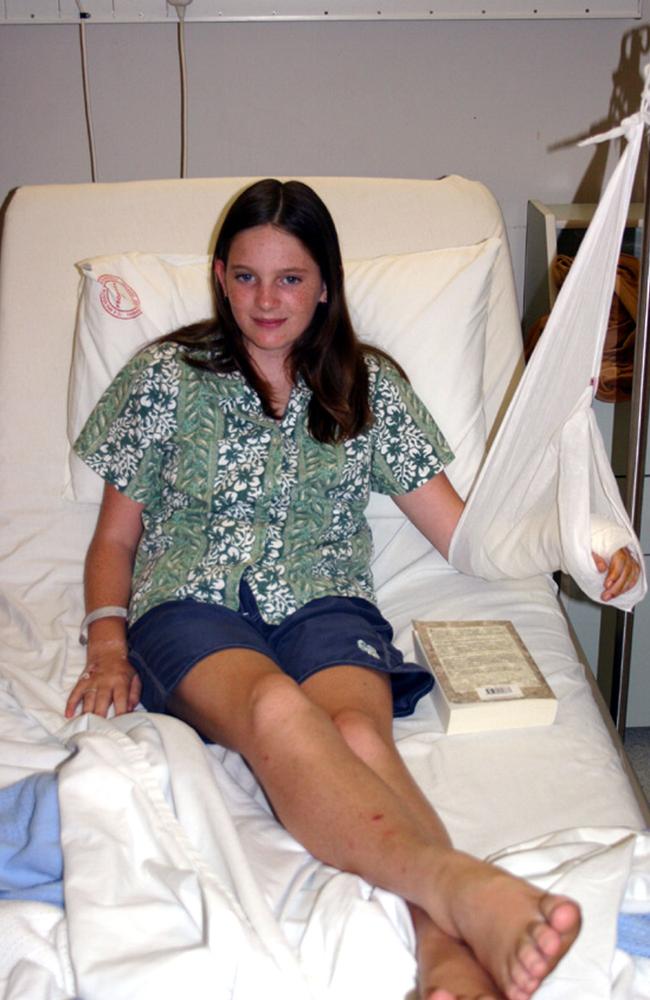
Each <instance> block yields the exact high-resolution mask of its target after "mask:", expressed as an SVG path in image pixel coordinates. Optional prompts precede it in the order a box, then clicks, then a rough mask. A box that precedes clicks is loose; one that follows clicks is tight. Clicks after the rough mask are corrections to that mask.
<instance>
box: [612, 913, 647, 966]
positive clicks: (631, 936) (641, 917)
mask: <svg viewBox="0 0 650 1000" xmlns="http://www.w3.org/2000/svg"><path fill="white" fill-rule="evenodd" d="M616 945H617V947H618V948H621V949H622V950H623V951H626V952H627V953H628V955H642V956H643V957H644V958H650V913H620V914H619V917H618V941H617V942H616Z"/></svg>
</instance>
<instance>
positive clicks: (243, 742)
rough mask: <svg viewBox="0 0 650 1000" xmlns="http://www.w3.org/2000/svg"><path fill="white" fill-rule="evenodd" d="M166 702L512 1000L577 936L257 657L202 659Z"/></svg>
mask: <svg viewBox="0 0 650 1000" xmlns="http://www.w3.org/2000/svg"><path fill="white" fill-rule="evenodd" d="M337 669H347V668H337ZM370 675H371V676H374V675H373V674H372V673H371V674H370ZM170 707H171V708H172V710H173V711H174V712H175V713H176V714H178V715H180V716H181V717H182V718H185V719H186V720H187V721H188V722H190V723H191V724H192V725H194V726H195V727H196V728H197V729H199V730H200V731H201V732H202V733H204V734H205V735H207V736H209V737H211V738H212V739H214V740H215V741H216V742H218V743H221V744H222V745H224V746H228V747H231V748H233V749H235V750H238V751H239V752H241V753H242V754H243V755H244V757H245V758H246V759H247V761H248V762H249V764H250V766H251V767H252V769H253V771H254V772H255V773H256V775H257V777H258V778H259V780H260V782H261V784H262V786H263V788H264V789H265V791H266V793H267V795H268V796H269V799H270V800H271V802H272V803H273V806H274V808H275V810H276V812H277V814H278V816H279V818H280V820H281V822H282V823H283V824H284V825H285V827H286V828H287V830H289V831H290V832H291V833H292V834H293V835H294V836H295V837H296V839H297V840H298V841H299V842H300V843H302V844H303V845H304V846H305V847H306V848H307V849H308V850H309V851H310V852H311V853H312V854H313V855H314V856H315V857H317V858H319V859H321V860H323V861H325V862H327V863H328V864H331V865H333V866H334V867H336V868H339V869H340V870H342V871H350V872H354V873H356V874H358V875H360V876H362V877H363V878H365V879H366V880H367V881H368V882H370V883H371V884H374V885H379V886H381V887H382V888H385V889H387V890H389V891H392V892H395V893H397V894H398V895H401V896H402V897H403V898H404V899H406V900H408V901H409V902H410V903H413V904H415V905H417V906H419V907H420V908H421V909H423V910H424V911H425V913H426V914H427V915H428V916H429V917H430V919H431V920H432V921H433V923H434V925H435V926H436V927H437V928H438V929H439V930H441V931H443V932H444V933H446V934H447V935H449V936H451V937H454V938H457V939H459V940H460V941H464V942H465V943H466V944H467V945H468V946H469V948H471V950H472V951H473V953H474V955H475V956H476V958H477V959H478V961H479V963H480V964H481V966H483V968H484V969H485V970H487V972H488V973H489V974H490V975H491V976H492V977H493V979H494V980H495V982H496V983H497V984H498V986H499V988H500V989H501V990H502V992H503V994H504V996H505V997H506V998H507V1000H528V998H529V997H530V996H532V994H533V993H534V992H535V990H536V989H537V987H538V986H539V984H540V982H541V981H542V979H543V978H544V977H545V976H546V975H547V974H548V973H549V972H550V971H551V969H552V968H553V967H554V966H555V965H556V964H557V962H558V961H559V959H560V958H561V957H562V955H563V954H564V953H565V952H566V950H567V949H568V947H569V946H570V944H571V943H572V941H573V940H574V938H575V936H576V934H577V932H578V929H579V922H580V917H579V911H578V908H577V907H576V905H575V904H574V903H572V902H570V901H569V900H565V899H564V898H562V897H553V896H547V895H545V894H543V893H541V892H539V891H538V890H537V889H535V888H534V887H533V886H530V885H528V883H526V882H523V881H520V880H519V879H515V878H513V877H512V876H510V875H508V874H507V873H505V872H502V871H501V870H500V869H498V868H496V867H494V866H492V865H488V864H486V863H483V862H480V861H478V860H476V859H474V858H471V857H470V856H469V855H466V854H463V853H461V852H458V851H455V850H454V849H453V848H452V847H451V846H450V844H449V840H448V838H447V836H446V834H442V835H441V838H437V837H435V836H432V835H431V834H430V833H429V832H428V831H425V830H424V828H423V826H422V824H421V823H420V822H419V821H418V820H417V819H416V818H415V816H414V814H413V812H412V810H411V809H409V808H408V807H407V808H405V802H404V799H403V798H402V797H401V796H400V795H398V794H396V793H395V791H394V790H393V789H392V788H391V787H390V786H389V785H388V784H387V783H386V782H385V781H384V780H382V778H380V777H379V776H378V775H377V774H376V773H375V772H374V771H373V770H372V769H371V768H369V767H368V766H367V765H366V764H365V763H364V761H363V760H362V759H361V757H360V756H358V755H357V754H356V753H354V752H351V750H350V748H349V746H348V744H347V742H346V740H345V739H343V738H342V737H341V735H340V732H339V729H338V728H337V726H336V725H335V724H334V723H333V722H332V720H331V718H330V717H329V715H328V714H327V712H325V711H323V710H322V709H321V708H320V707H319V706H318V705H316V704H315V703H314V702H313V701H311V700H310V698H309V697H308V696H307V694H306V693H305V692H303V691H301V690H300V689H299V688H298V687H297V685H295V684H294V683H293V681H291V680H290V679H288V678H287V677H285V676H284V675H283V674H282V673H281V672H280V671H279V670H278V669H277V667H275V665H274V664H273V663H272V662H271V661H269V660H267V659H266V658H265V657H263V656H261V655H260V654H257V653H253V652H250V651H248V650H227V651H224V652H221V653H217V654H215V655H214V656H211V657H208V658H206V659H205V660H203V661H202V662H201V663H199V664H198V665H197V666H196V667H195V668H194V669H193V670H192V671H190V673H189V674H188V675H187V677H185V678H184V680H183V681H182V682H181V684H180V685H179V687H178V688H177V692H176V695H175V697H174V699H173V702H172V705H171V706H170ZM434 815H435V814H434ZM436 822H437V823H439V820H437V818H436ZM441 829H442V826H441ZM452 996H453V994H452ZM434 997H435V994H434ZM436 1000H442V998H436Z"/></svg>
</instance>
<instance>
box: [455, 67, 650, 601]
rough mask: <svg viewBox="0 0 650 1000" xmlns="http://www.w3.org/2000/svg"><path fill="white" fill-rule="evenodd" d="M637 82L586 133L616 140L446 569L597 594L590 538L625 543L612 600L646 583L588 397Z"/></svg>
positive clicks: (617, 231)
mask: <svg viewBox="0 0 650 1000" xmlns="http://www.w3.org/2000/svg"><path fill="white" fill-rule="evenodd" d="M648 86H649V85H648V81H647V79H646V87H645V90H644V97H643V103H642V106H641V111H640V112H639V113H638V114H636V115H633V116H632V117H631V118H628V119H626V120H625V121H624V122H623V123H622V124H621V126H620V127H619V128H617V129H613V130H612V131H611V132H609V133H607V134H606V135H603V136H596V137H594V138H593V139H589V140H587V143H590V142H599V141H605V140H607V139H610V138H614V137H615V136H618V135H625V137H626V139H627V146H626V148H625V151H624V153H623V155H622V157H621V159H620V161H619V163H618V164H617V166H616V169H615V171H614V173H613V175H612V177H611V179H610V181H609V183H608V185H607V188H606V190H605V193H604V195H603V197H602V199H601V202H600V204H599V205H598V208H597V210H596V212H595V214H594V217H593V219H592V222H591V224H590V226H589V228H588V230H587V232H586V234H585V237H584V239H583V241H582V245H581V246H580V249H579V251H578V254H577V256H576V258H575V260H574V262H573V264H572V266H571V269H570V271H569V273H568V275H567V277H566V279H565V281H564V283H563V285H562V288H561V290H560V293H559V295H558V298H557V301H556V303H555V306H554V308H553V311H552V313H551V316H550V318H549V320H548V322H547V324H546V327H545V329H544V333H543V335H542V337H541V339H540V340H539V342H538V344H537V347H536V348H535V351H534V352H533V355H532V358H531V360H530V362H529V363H528V365H527V367H526V371H525V373H524V375H523V377H522V379H521V382H520V384H519V386H518V388H517V391H516V393H515V396H514V398H513V400H512V403H511V405H510V407H509V409H508V411H507V413H506V415H505V417H504V420H503V422H502V424H501V427H500V429H499V431H498V433H497V435H496V438H495V441H494V444H493V446H492V448H491V450H490V452H489V454H488V456H487V458H486V459H485V462H484V463H483V466H482V468H481V470H480V471H479V474H478V476H477V478H476V481H475V483H474V485H473V487H472V490H471V492H470V495H469V498H468V501H467V504H466V507H465V511H464V513H463V516H462V518H461V520H460V522H459V524H458V526H457V528H456V531H455V533H454V537H453V539H452V543H451V550H450V555H449V561H450V562H451V563H452V565H453V566H454V567H455V568H456V569H458V570H460V571H461V572H463V573H468V574H471V575H473V576H480V577H484V578H486V579H499V578H502V577H514V578H525V577H528V576H534V575H537V574H539V573H552V572H555V571H556V570H559V569H561V570H563V571H564V572H566V573H568V574H570V575H571V576H572V577H573V579H574V580H575V581H576V583H577V584H578V585H579V586H580V588H581V589H582V590H583V591H584V593H585V594H587V596H589V597H591V598H592V599H594V600H596V601H597V600H599V599H600V594H601V592H602V590H603V576H602V574H600V573H598V571H597V570H596V567H595V564H594V562H593V557H592V550H593V551H596V552H598V553H599V554H601V555H604V556H609V555H611V554H612V553H613V552H614V551H615V550H616V549H617V548H620V547H622V546H624V545H629V546H630V548H631V549H632V551H634V553H635V555H636V558H637V560H638V561H639V564H640V565H641V567H642V575H641V578H640V579H639V581H638V583H637V584H636V585H635V587H634V588H633V589H632V590H630V591H629V592H628V593H626V594H624V595H622V596H621V597H619V598H617V599H616V600H613V601H612V602H611V603H612V604H614V605H615V606H616V607H619V608H622V609H624V610H630V609H631V608H632V607H634V605H635V604H637V603H638V602H639V601H640V600H641V599H642V597H644V595H645V593H646V590H647V584H646V578H645V569H644V560H643V554H642V551H641V547H640V545H639V543H638V540H637V539H636V537H635V535H634V532H633V530H632V526H631V524H630V520H629V518H628V516H627V513H626V511H625V507H624V505H623V503H622V501H621V497H620V493H619V490H618V486H617V483H616V479H615V478H614V474H613V472H612V469H611V466H610V463H609V459H608V457H607V453H606V450H605V446H604V444H603V440H602V437H601V435H600V431H599V429H598V426H597V424H596V419H595V416H594V413H593V410H592V408H591V406H592V402H593V398H594V394H595V391H596V386H597V381H598V375H599V371H600V363H601V356H602V352H603V345H604V341H605V334H606V331H607V323H608V318H609V312H610V307H611V301H612V295H613V292H614V284H615V279H616V267H617V263H618V257H619V253H620V247H621V240H622V238H623V230H624V228H625V223H626V219H627V213H628V206H629V203H630V197H631V192H632V185H633V182H634V176H635V171H636V166H637V162H638V158H639V151H640V148H641V144H642V140H643V134H644V129H645V127H646V124H647V123H648V121H649V114H648V104H649V96H648V94H649V90H648Z"/></svg>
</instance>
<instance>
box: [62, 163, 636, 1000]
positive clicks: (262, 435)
mask: <svg viewBox="0 0 650 1000" xmlns="http://www.w3.org/2000/svg"><path fill="white" fill-rule="evenodd" d="M214 275H215V292H216V306H217V314H216V320H215V321H214V322H210V323H205V324H198V325H196V326H194V327H190V328H188V329H186V330H183V331H180V332H179V333H177V334H175V335H172V336H170V337H168V338H165V340H164V341H162V342H160V343H158V344H156V345H154V346H152V347H150V348H148V349H146V350H144V351H142V352H141V353H140V354H139V355H137V357H136V358H135V359H134V360H133V361H131V362H130V363H129V364H128V365H127V366H126V368H125V369H123V371H122V372H121V373H120V374H119V375H118V376H117V378H116V379H115V381H114V382H113V384H112V385H111V386H110V387H109V389H108V390H107V392H106V393H105V394H104V396H103V397H102V399H101V400H100V402H99V404H98V405H97V407H96V409H95V411H94V412H93V414H92V415H91V417H90V419H89V421H88V423H87V424H86V426H85V428H84V430H83V432H82V434H81V436H80V438H79V440H78V441H77V443H76V450H77V452H78V453H79V455H80V456H81V457H82V458H83V459H84V460H85V461H86V462H87V464H88V465H89V466H90V468H92V469H94V470H95V471H96V472H98V473H99V474H100V475H101V476H102V477H103V478H104V480H105V483H106V485H105V489H104V499H103V503H102V507H101V510H100V514H99V520H98V523H97V529H96V532H95V535H94V538H93V541H92V543H91V546H90V549H89V552H88V558H87V562H86V575H85V585H86V607H87V611H88V614H87V616H86V620H85V622H84V626H85V627H87V629H88V660H87V666H86V669H85V670H84V672H83V674H82V675H81V677H80V679H79V681H78V682H77V684H76V685H75V687H74V689H73V691H72V693H71V695H70V698H69V701H68V704H67V709H66V713H67V715H68V716H72V715H73V714H74V712H75V710H76V709H77V707H78V706H81V707H82V709H83V711H86V712H88V711H90V712H96V713H98V714H100V715H106V713H107V711H108V709H109V707H110V706H111V705H113V706H114V709H115V711H116V713H118V714H119V713H122V712H126V711H131V710H133V709H134V708H135V706H136V705H137V703H138V701H139V700H141V701H142V703H143V704H144V705H145V707H147V708H149V709H151V710H154V711H166V712H171V713H173V714H175V715H177V716H179V717H180V718H182V719H185V720H186V721H187V722H188V723H190V725H192V726H194V727H195V728H196V729H197V730H198V732H200V733H201V734H202V735H203V736H204V737H205V738H207V739H209V740H212V741H214V742H216V743H219V744H221V745H222V746H225V747H228V748H231V749H233V750H236V751H238V752H239V753H241V754H242V755H243V757H244V758H245V759H246V761H247V762H248V764H249V765H250V767H251V768H252V770H253V771H254V773H255V774H256V776H257V778H258V779H259V781H260V783H261V785H262V786H263V788H264V789H265V791H266V793H267V795H268V797H269V799H270V801H271V803H272V805H273V808H274V809H275V812H276V814H277V816H278V817H279V819H280V821H281V822H282V823H283V824H284V825H285V826H286V828H287V829H288V830H289V831H290V832H291V833H292V834H293V835H294V836H295V837H296V838H297V839H298V840H299V841H300V842H301V843H302V844H303V845H304V846H305V847H306V848H307V849H308V850H309V851H310V852H311V853H312V854H313V855H314V856H315V857H317V858H319V859H321V860H322V861H324V862H327V863H329V864H331V865H334V866H336V867H338V868H340V869H342V870H346V871H350V872H355V873H358V874H359V875H361V876H362V877H363V878H365V879H366V880H367V881H368V882H370V883H373V884H377V885H380V886H382V887H383V888H385V889H388V890H390V891H393V892H395V893H398V894H399V895H401V896H402V897H403V898H405V899H406V900H407V901H408V903H409V904H410V907H411V912H412V915H413V920H414V925H415V929H416V935H417V939H418V965H419V986H420V995H421V997H422V998H426V1000H460V998H463V1000H465V998H472V1000H478V998H494V1000H496V998H503V997H506V998H507V1000H528V998H529V997H531V996H532V995H533V993H534V992H535V990H536V989H537V987H538V986H539V984H540V982H541V981H542V980H543V979H544V977H545V976H546V975H547V974H548V973H549V972H550V971H551V969H553V968H554V966H555V965H556V964H557V962H558V961H559V960H560V958H561V957H562V955H563V954H564V953H565V952H566V950H567V949H568V948H569V946H570V945H571V943H572V941H573V940H574V938H575V936H576V934H577V933H578V929H579V925H580V914H579V910H578V907H577V906H576V905H575V904H574V903H573V902H571V901H570V900H567V899H565V898H564V897H557V896H551V895H547V894H544V893H542V892H540V891H538V890H537V889H535V888H533V887H532V886H530V885H528V884H527V883H525V882H523V881H520V880H518V879H515V878H513V877H511V876H510V875H508V874H506V873H504V872H502V871H501V870H500V869H497V868H495V867H492V866H491V865H488V864H485V863H483V862H480V861H478V860H476V859H474V858H471V857H469V856H468V855H465V854H463V853H460V852H458V851H455V850H454V849H453V848H452V846H451V843H450V841H449V838H448V836H447V833H446V831H445V829H444V828H443V826H442V824H441V822H440V820H439V819H438V817H437V815H436V814H435V812H434V811H433V809H432V808H431V806H430V804H429V803H428V801H427V800H426V799H425V798H424V796H423V795H422V793H421V792H420V790H419V789H418V787H417V786H416V785H415V783H414V782H413V780H412V778H411V777H410V775H409V772H408V771H407V769H406V768H405V766H404V764H403V763H402V760H401V758H400V756H399V754H398V753H397V751H396V748H395V745H394V743H393V739H392V719H393V716H394V715H405V714H409V713H410V712H412V711H413V708H414V706H415V704H416V702H417V700H418V699H419V698H420V697H421V696H422V695H423V694H424V693H426V692H427V691H428V690H429V689H430V687H431V680H430V677H429V675H428V674H427V673H426V672H424V671H422V670H421V669H420V668H419V667H418V666H417V665H416V664H412V663H405V662H404V661H403V658H402V656H401V654H400V653H399V651H398V650H397V649H396V648H395V647H394V646H393V645H392V643H391V639H392V630H391V628H390V625H389V624H388V622H386V621H385V619H384V618H382V616H381V615H380V614H379V611H378V610H377V608H376V606H375V604H374V592H373V586H372V579H371V572H370V554H371V541H370V532H369V528H368V525H367V523H366V520H365V516H364V510H365V506H366V503H367V500H368V495H369V491H370V490H371V489H373V490H378V491H381V492H384V493H388V494H390V495H391V496H393V498H394V500H395V503H396V504H397V505H398V507H399V508H400V509H401V510H402V511H404V513H405V514H406V515H407V516H408V517H409V518H410V519H411V520H412V521H413V522H414V523H415V524H416V525H417V527H418V528H419V529H420V530H421V531H422V532H423V533H424V534H425V535H426V536H427V538H428V539H429V540H430V541H431V542H432V543H433V545H435V546H436V548H438V549H439V550H440V551H441V552H442V553H443V554H444V555H446V554H447V551H448V547H449V542H450V539H451V536H452V534H453V531H454V528H455V525H456V523H457V521H458V518H459V516H460V513H461V510H462V501H461V500H460V498H459V497H458V496H457V494H456V493H455V492H454V490H453V488H452V487H451V485H450V483H449V481H448V480H447V478H446V476H445V474H444V472H443V471H442V470H443V467H444V465H445V463H447V462H448V461H449V460H450V459H451V457H452V455H451V453H450V451H449V448H448V447H447V445H446V442H445V440H444V438H443V437H442V435H441V433H440V431H439V430H438V428H437V427H436V425H435V423H434V421H433V420H432V418H431V417H430V415H429V414H428V413H427V411H426V410H425V409H424V407H423V406H422V404H421V403H420V401H419V400H418V399H417V397H416V396H415V395H414V394H413V392H412V391H411V389H410V387H409V385H408V383H407V382H406V380H405V378H404V377H403V376H402V374H401V373H400V371H399V369H398V368H397V366H396V365H395V364H393V363H391V362H390V360H389V359H388V358H386V357H385V356H384V355H383V354H381V352H378V351H374V350H372V349H370V348H367V347H362V346H361V345H360V344H359V343H358V341H357V340H356V338H355V335H354V332H353V330H352V327H351V324H350V320H349V317H348V313H347V308H346V304H345V299H344V293H343V271H342V263H341V255H340V250H339V245H338V239H337V235H336V231H335V228H334V224H333V222H332V219H331V217H330V215H329V213H328V211H327V209H326V208H325V206H324V205H323V203H322V202H321V200H320V199H319V198H318V196H317V195H316V194H315V193H314V192H313V191H312V190H311V189H310V188H308V187H307V186H305V185H304V184H301V183H299V182H296V181H290V182H288V183H286V184H282V183H280V182H279V181H275V180H265V181H261V182H259V183H257V184H254V185H252V187H250V188H248V189H247V190H245V191H244V192H243V193H242V194H241V195H240V196H239V197H238V198H237V200H236V201H235V202H234V204H233V205H232V207H231V208H230V210H229V212H228V214H227V216H226V219H225V221H224V223H223V226H222V228H221V231H220V233H219V237H218V240H217V245H216V250H215V256H214ZM603 565H604V564H603ZM607 569H608V572H607V579H606V582H605V595H606V596H607V597H611V596H614V595H615V594H617V593H620V592H621V591H622V590H623V589H625V588H626V587H628V586H631V585H632V584H633V582H634V581H635V579H636V574H637V572H638V567H637V566H636V563H634V561H633V560H632V558H631V557H630V556H629V555H628V553H627V552H626V551H621V552H619V553H617V554H616V555H615V557H614V558H613V559H612V561H611V565H610V566H609V567H608V568H607ZM127 607H128V627H127V626H126V625H125V618H126V616H127V611H126V609H127Z"/></svg>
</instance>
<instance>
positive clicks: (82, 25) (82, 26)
mask: <svg viewBox="0 0 650 1000" xmlns="http://www.w3.org/2000/svg"><path fill="white" fill-rule="evenodd" d="M77 8H78V10H79V41H80V43H81V73H82V77H83V90H84V108H85V112H86V129H87V131H88V148H89V151H90V176H91V179H92V182H93V184H94V183H96V181H97V160H96V157H95V133H94V129H93V115H92V109H91V106H90V85H89V82H88V57H87V53H86V21H87V19H88V18H89V17H90V14H89V13H88V12H87V11H85V10H83V8H82V4H81V0H77Z"/></svg>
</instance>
